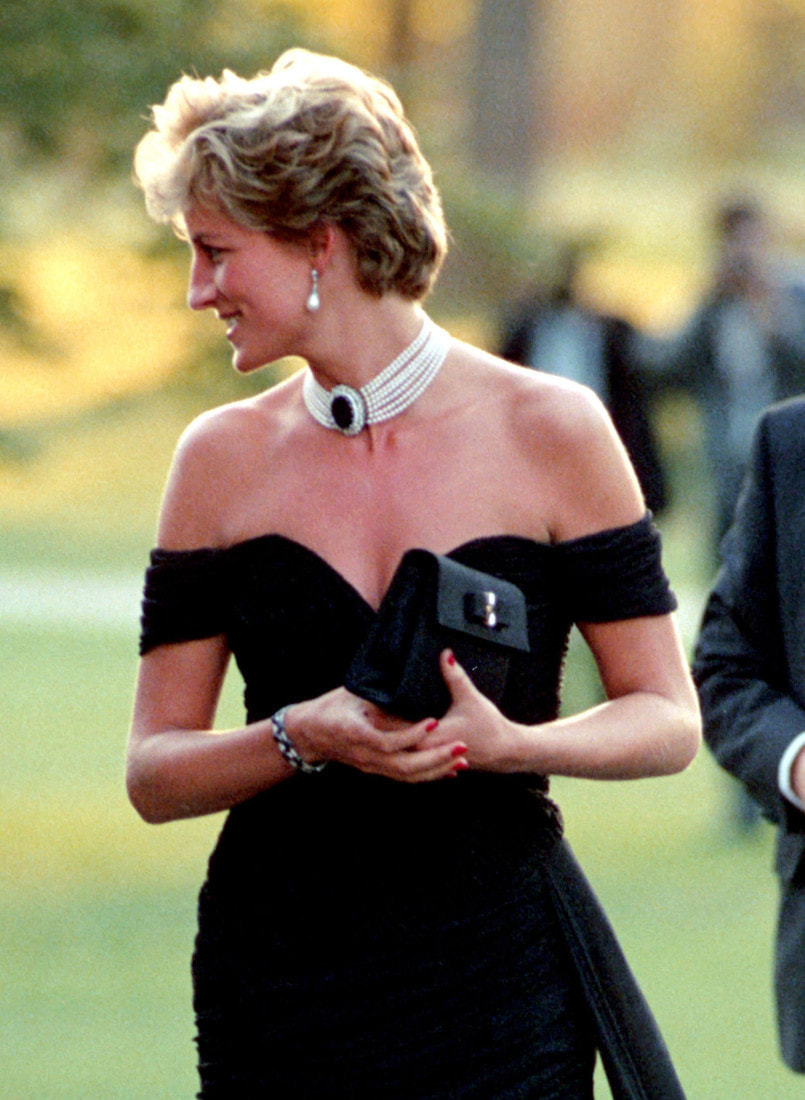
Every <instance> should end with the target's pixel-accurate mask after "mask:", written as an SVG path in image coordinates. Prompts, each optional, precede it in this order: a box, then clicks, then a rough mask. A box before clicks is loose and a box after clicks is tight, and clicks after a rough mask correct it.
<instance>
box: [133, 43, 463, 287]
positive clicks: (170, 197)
mask: <svg viewBox="0 0 805 1100" xmlns="http://www.w3.org/2000/svg"><path fill="white" fill-rule="evenodd" d="M134 170H135V178H136V180H137V182H138V183H139V185H140V186H141V187H142V189H143V191H144V193H145V200H146V206H147V209H148V212H149V214H150V215H151V216H152V217H153V218H154V219H155V220H157V221H160V222H167V223H170V224H172V225H173V226H174V228H175V229H176V231H177V232H179V233H180V235H183V230H184V213H185V211H186V210H187V208H188V205H189V204H190V203H192V202H199V203H201V204H202V205H206V206H210V207H212V208H214V209H218V210H222V211H223V212H224V213H225V214H226V215H227V216H229V217H230V218H232V219H233V220H234V221H236V222H238V223H239V224H241V225H244V226H247V227H248V228H252V229H263V230H266V231H267V232H270V233H271V234H273V235H274V236H276V237H278V238H281V239H284V240H290V241H303V240H304V239H305V238H306V237H307V236H308V235H309V234H310V233H311V231H312V230H313V229H314V228H315V227H316V226H317V225H320V224H322V223H330V224H335V225H338V226H339V227H340V228H341V229H342V230H343V232H344V233H345V234H346V235H347V237H348V239H349V240H350V241H351V243H352V247H353V249H354V254H355V262H356V275H357V278H358V281H359V283H360V285H361V286H362V287H363V288H364V289H365V290H367V291H369V292H370V293H373V294H376V295H381V294H383V293H385V292H386V291H392V290H393V291H396V292H397V293H399V294H401V295H402V296H403V297H406V298H410V299H420V298H423V297H424V296H425V295H426V294H427V292H428V291H429V290H430V289H431V287H432V285H433V283H434V281H435V279H436V276H437V274H438V271H439V268H440V266H441V263H442V261H443V259H444V256H445V253H446V251H447V230H446V226H445V223H444V217H443V214H442V206H441V200H440V198H439V193H438V191H437V189H436V186H435V184H434V182H433V177H432V173H431V170H430V167H429V165H428V163H427V161H426V160H425V158H424V156H423V155H422V153H421V151H420V149H419V145H418V143H417V140H416V137H415V135H414V132H413V130H412V128H411V126H410V124H409V123H408V121H407V120H406V118H405V114H404V112H403V109H402V106H401V104H400V101H399V99H398V97H397V95H396V94H395V92H394V91H393V89H392V88H391V87H390V86H389V85H388V84H386V83H385V82H384V81H382V80H379V79H378V78H376V77H373V76H370V75H369V74H368V73H365V72H363V71H362V70H361V69H358V68H356V67H355V66H354V65H350V64H348V63H346V62H344V61H340V60H338V59H337V58H334V57H325V56H322V55H320V54H314V53H311V52H309V51H308V50H302V49H292V50H288V51H286V52H285V53H284V54H282V56H281V57H280V58H279V59H278V60H277V61H276V63H275V64H274V66H273V67H272V69H271V70H270V71H269V72H261V73H259V74H258V75H257V76H255V77H253V78H252V79H244V78H242V77H239V76H237V75H236V74H235V73H233V72H229V71H225V72H223V73H222V75H221V77H220V79H215V78H213V77H207V78H206V79H197V78H194V77H190V76H185V77H182V78H181V79H180V80H178V81H177V82H176V83H175V84H173V86H172V87H171V88H170V89H169V91H168V94H167V96H166V98H165V102H164V103H163V104H162V105H161V106H158V107H154V109H153V126H152V128H151V129H150V130H149V132H148V133H147V134H146V135H145V136H144V137H143V138H142V140H141V141H140V143H139V145H138V146H137V150H136V153H135V159H134Z"/></svg>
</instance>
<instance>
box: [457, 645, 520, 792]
mask: <svg viewBox="0 0 805 1100" xmlns="http://www.w3.org/2000/svg"><path fill="white" fill-rule="evenodd" d="M440 664H441V670H442V675H443V676H444V680H445V683H446V684H447V687H448V688H449V690H450V696H451V698H452V703H451V704H450V708H449V709H448V711H447V713H446V714H445V715H444V717H443V718H442V719H441V721H440V723H439V727H440V731H441V733H442V736H444V735H445V734H447V733H448V732H449V735H450V736H451V737H455V738H456V739H457V740H460V741H462V742H463V743H464V744H465V745H466V746H467V753H466V760H467V763H468V764H469V766H470V767H471V768H476V769H478V770H479V771H492V772H509V771H518V770H519V766H518V736H517V733H518V727H517V725H516V724H515V723H514V722H511V721H509V719H508V718H506V717H504V715H503V714H501V712H500V711H499V710H498V708H497V707H496V706H495V704H494V703H493V702H492V701H491V700H490V699H487V697H486V696H485V695H483V694H482V693H481V692H480V691H479V690H478V688H477V687H476V686H475V684H474V683H473V682H472V680H471V679H470V677H469V676H468V675H467V673H466V672H465V671H464V669H463V668H462V667H461V665H460V664H459V663H458V661H457V660H456V658H455V655H454V654H453V653H452V651H451V650H449V649H446V650H444V652H443V653H442V655H441V657H440Z"/></svg>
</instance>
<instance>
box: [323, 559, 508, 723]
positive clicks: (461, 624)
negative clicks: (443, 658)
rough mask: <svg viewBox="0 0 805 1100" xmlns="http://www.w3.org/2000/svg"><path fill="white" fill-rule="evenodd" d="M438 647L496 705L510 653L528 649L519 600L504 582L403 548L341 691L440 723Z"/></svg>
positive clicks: (443, 695) (446, 695) (443, 693)
mask: <svg viewBox="0 0 805 1100" xmlns="http://www.w3.org/2000/svg"><path fill="white" fill-rule="evenodd" d="M443 649H452V650H453V652H454V653H455V655H456V659H457V660H458V662H459V664H460V665H461V666H462V668H464V669H465V671H466V672H467V673H468V675H469V676H470V678H471V679H472V681H473V683H474V684H475V685H476V687H477V688H478V689H479V691H481V692H482V693H483V694H484V695H486V696H487V697H488V698H489V699H491V700H492V701H493V702H495V703H497V702H499V701H500V699H501V697H502V695H503V690H504V688H505V685H506V677H507V675H508V671H509V664H510V660H511V656H512V654H513V653H515V652H518V651H519V652H524V653H527V652H528V649H529V645H528V630H527V620H526V604H525V597H524V595H523V593H522V592H521V591H520V589H519V588H518V587H517V585H515V584H512V583H511V582H509V581H504V580H499V579H498V578H497V577H493V576H490V575H489V574H488V573H482V572H480V571H479V570H477V569H471V568H469V567H468V566H466V565H461V564H459V563H458V562H455V561H453V560H452V559H451V558H448V557H444V556H443V555H440V554H433V553H431V552H430V551H429V550H408V551H407V552H406V553H405V554H404V555H403V558H402V560H401V562H400V564H399V566H398V568H397V571H396V572H395V574H394V576H393V578H392V581H391V584H390V586H389V589H388V592H387V593H386V595H385V597H384V599H383V602H382V604H381V605H380V608H379V610H378V613H377V618H376V619H375V622H374V624H373V625H372V627H371V628H370V630H369V633H368V634H367V636H366V638H365V639H364V642H363V644H362V645H361V647H360V648H359V650H358V652H357V653H356V654H355V657H354V659H353V661H352V664H351V666H350V668H349V670H348V672H347V676H346V680H345V684H346V687H347V688H348V689H349V690H350V691H351V692H353V694H355V695H359V696H361V698H363V699H368V700H369V701H370V702H372V703H375V704H376V705H377V706H379V707H380V708H381V709H382V710H384V711H386V712H387V713H389V714H394V715H397V716H398V717H400V718H405V719H407V720H408V721H412V722H415V721H419V720H420V719H422V718H429V717H433V718H441V717H442V715H443V714H444V713H445V711H446V710H447V709H448V707H449V706H450V692H449V691H448V689H447V685H446V684H445V682H444V678H443V677H442V673H441V670H440V668H439V654H440V653H441V651H442V650H443Z"/></svg>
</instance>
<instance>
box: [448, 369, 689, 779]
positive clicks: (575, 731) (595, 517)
mask: <svg viewBox="0 0 805 1100" xmlns="http://www.w3.org/2000/svg"><path fill="white" fill-rule="evenodd" d="M550 400H551V404H550V405H548V406H547V411H546V408H545V406H543V409H542V412H541V415H540V418H539V420H538V421H537V420H534V419H532V410H531V409H530V408H529V406H528V403H527V401H523V402H521V406H520V408H521V410H522V416H523V417H524V425H523V429H522V436H523V438H524V439H526V440H528V439H532V440H533V439H535V438H536V439H538V440H540V441H541V450H540V453H539V459H540V461H539V468H538V469H537V471H536V474H535V477H537V478H541V477H543V476H544V475H543V474H542V473H541V470H543V469H545V468H547V469H548V470H549V472H550V480H549V483H548V484H547V486H546V483H545V481H541V482H540V484H541V485H542V486H543V495H544V496H545V495H547V499H548V501H549V516H550V524H549V526H550V529H551V531H552V533H553V537H554V538H555V539H556V540H557V541H562V540H567V539H576V538H580V537H584V536H585V535H588V534H592V533H594V532H597V531H601V530H606V529H611V528H618V527H621V526H625V525H629V524H632V523H634V522H636V521H637V520H638V519H640V518H641V517H642V516H643V515H644V513H645V503H644V501H643V499H642V496H641V493H640V490H639V486H638V484H637V479H636V477H635V475H634V471H633V470H632V468H631V466H630V464H629V461H628V458H627V456H626V452H625V449H624V447H623V445H622V443H621V442H620V440H619V439H618V437H617V435H616V433H615V431H614V428H613V426H612V423H611V421H610V419H609V417H608V416H607V414H606V412H605V410H604V408H603V406H602V405H601V403H600V401H598V400H597V399H596V398H594V397H593V395H592V394H591V393H589V391H586V390H583V389H582V388H580V387H571V386H567V385H565V386H562V387H560V386H556V387H554V388H553V392H552V393H551V395H550ZM534 424H537V425H538V427H539V431H537V430H536V428H535V427H534ZM529 426H530V427H529ZM580 629H581V631H582V634H583V635H584V637H585V640H586V641H587V644H588V645H589V646H590V648H591V650H592V652H593V655H594V657H595V660H596V663H597V665H598V669H599V673H600V675H601V679H602V682H603V685H604V689H605V691H606V695H607V701H606V702H605V703H602V704H601V705H600V706H597V707H594V708H592V709H590V710H587V711H585V712H584V713H582V714H579V715H576V716H573V717H568V718H561V719H557V720H555V721H552V722H546V723H542V724H540V725H536V726H526V725H522V724H518V723H515V722H510V721H508V720H507V719H505V718H504V717H503V716H502V715H501V714H500V712H499V711H498V710H497V708H496V707H494V706H493V705H492V704H491V703H489V702H488V700H485V699H484V698H483V696H481V695H480V694H479V693H478V692H477V691H476V689H475V688H474V686H473V685H472V683H471V682H470V680H469V678H468V677H466V676H465V675H464V674H463V672H462V671H461V670H460V669H458V667H457V666H455V665H453V666H450V665H449V664H447V663H446V662H445V663H444V672H445V675H446V677H447V680H448V684H449V686H450V688H451V691H452V693H453V706H452V708H451V710H450V711H449V712H448V715H447V716H446V718H445V720H444V721H443V725H448V723H449V722H452V721H453V720H455V722H456V726H455V736H457V737H460V738H461V739H462V740H463V741H464V742H465V743H466V744H467V746H468V754H467V759H468V761H469V763H470V766H471V767H477V768H482V769H487V770H492V771H527V772H537V773H541V774H557V775H569V776H584V777H595V778H602V779H605V778H608V779H616V778H618V779H624V778H632V777H637V776H644V775H661V774H665V773H670V772H675V771H679V770H681V769H682V768H684V767H686V765H687V764H688V763H689V762H690V761H691V760H692V759H693V757H694V756H695V754H696V752H697V750H698V747H699V744H700V739H701V722H700V718H699V709H698V700H697V696H696V691H695V688H694V685H693V681H692V678H691V675H690V671H689V669H688V664H687V661H686V659H685V655H684V652H683V648H682V645H681V642H680V638H679V633H678V630H677V626H676V622H675V618H674V616H673V615H670V614H665V615H657V616H653V615H652V616H645V617H641V618H635V619H626V620H620V621H616V622H608V623H588V624H583V623H582V624H580Z"/></svg>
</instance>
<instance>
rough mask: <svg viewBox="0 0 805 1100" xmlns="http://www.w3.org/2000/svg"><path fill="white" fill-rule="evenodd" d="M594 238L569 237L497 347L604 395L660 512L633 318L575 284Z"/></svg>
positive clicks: (658, 466) (660, 485) (660, 475)
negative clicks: (596, 302)
mask: <svg viewBox="0 0 805 1100" xmlns="http://www.w3.org/2000/svg"><path fill="white" fill-rule="evenodd" d="M594 248H595V242H594V241H587V240H581V241H572V242H570V243H568V244H567V245H566V246H565V247H564V249H563V250H562V253H561V255H560V259H559V272H558V276H557V278H556V280H555V282H554V283H553V284H552V285H551V286H549V287H548V288H547V290H546V289H545V288H544V287H543V286H542V285H538V286H535V287H534V288H533V289H532V290H531V291H530V293H529V294H528V295H527V296H526V298H525V299H524V300H523V301H522V302H520V303H519V304H518V305H517V306H516V307H515V309H514V310H513V311H512V312H511V315H510V316H509V317H508V318H507V319H506V322H505V325H504V329H503V333H502V336H501V340H500V355H501V356H502V358H504V359H508V360H510V361H511V362H513V363H520V364H522V365H523V366H527V367H533V368H535V369H537V370H542V371H547V372H548V373H549V374H556V375H560V376H561V377H563V378H571V379H573V380H574V381H576V382H580V383H582V384H583V385H586V386H589V387H590V388H591V389H592V390H593V391H594V392H595V393H596V394H597V395H598V396H599V397H600V398H601V400H602V401H603V402H604V404H605V405H606V407H607V409H608V410H609V413H610V416H611V417H612V420H613V423H614V424H615V427H616V429H617V431H618V434H619V435H620V437H621V439H622V440H623V443H624V446H625V447H626V450H627V453H628V455H629V458H630V460H631V462H632V465H633V466H634V469H635V472H636V474H637V477H638V480H639V482H640V486H641V488H642V490H643V495H644V496H645V498H646V503H647V505H648V507H649V508H650V509H651V511H652V512H653V514H654V515H655V516H658V515H659V514H660V513H661V512H662V511H663V509H664V508H665V507H666V505H667V503H668V489H667V480H666V477H665V473H664V470H663V465H662V459H661V451H660V447H659V443H658V440H657V438H656V434H655V431H654V427H653V424H652V420H651V409H650V394H649V389H648V386H647V384H646V378H645V377H644V372H643V369H642V365H641V362H640V352H639V347H640V339H639V334H638V333H637V331H636V329H635V328H634V326H633V325H631V324H630V323H629V322H628V321H626V320H625V319H623V318H621V317H615V316H611V315H609V314H605V313H602V312H600V311H599V310H597V309H596V308H595V307H594V306H592V305H591V304H590V303H588V302H586V301H585V299H584V294H583V292H582V290H581V287H580V281H581V276H582V273H583V267H584V264H585V263H586V262H587V261H588V259H589V256H590V253H591V251H593V250H594Z"/></svg>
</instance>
